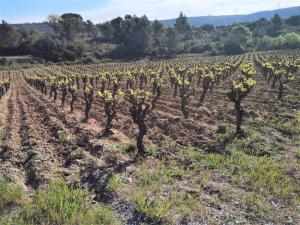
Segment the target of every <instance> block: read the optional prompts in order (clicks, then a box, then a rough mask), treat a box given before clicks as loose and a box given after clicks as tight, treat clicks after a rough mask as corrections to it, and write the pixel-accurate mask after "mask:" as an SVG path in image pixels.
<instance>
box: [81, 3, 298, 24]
mask: <svg viewBox="0 0 300 225" xmlns="http://www.w3.org/2000/svg"><path fill="white" fill-rule="evenodd" d="M297 5H299V0H297V1H293V0H291V1H284V2H281V4H280V5H279V2H276V1H274V0H251V1H250V0H249V1H248V0H244V1H237V0H138V1H137V0H107V1H106V2H105V3H101V4H100V5H98V6H95V8H94V9H91V10H88V11H83V12H81V14H82V15H83V17H84V18H85V19H90V20H92V21H94V22H103V21H107V20H110V19H112V18H115V17H117V16H121V17H123V16H125V15H126V14H131V15H132V14H135V15H137V16H141V15H144V14H145V15H147V16H148V17H149V19H152V20H153V19H169V18H174V17H177V16H178V14H179V12H180V11H183V12H184V13H185V14H186V15H187V16H204V15H226V14H227V15H229V14H236V13H238V14H247V13H251V12H256V11H262V10H271V9H276V8H279V7H290V6H297Z"/></svg>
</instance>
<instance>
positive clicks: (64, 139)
mask: <svg viewBox="0 0 300 225" xmlns="http://www.w3.org/2000/svg"><path fill="white" fill-rule="evenodd" d="M57 137H58V140H59V141H60V143H61V144H66V145H68V144H71V142H72V141H71V138H70V137H69V135H68V134H67V133H66V132H64V131H58V132H57Z"/></svg>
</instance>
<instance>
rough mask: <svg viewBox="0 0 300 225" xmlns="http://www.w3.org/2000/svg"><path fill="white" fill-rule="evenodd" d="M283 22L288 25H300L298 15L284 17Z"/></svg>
mask: <svg viewBox="0 0 300 225" xmlns="http://www.w3.org/2000/svg"><path fill="white" fill-rule="evenodd" d="M285 22H286V23H287V24H288V25H290V26H300V15H299V16H291V17H289V18H288V19H286V20H285Z"/></svg>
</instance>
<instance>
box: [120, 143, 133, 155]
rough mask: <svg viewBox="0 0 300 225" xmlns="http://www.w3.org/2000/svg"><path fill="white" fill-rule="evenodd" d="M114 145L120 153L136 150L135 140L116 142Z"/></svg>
mask: <svg viewBox="0 0 300 225" xmlns="http://www.w3.org/2000/svg"><path fill="white" fill-rule="evenodd" d="M116 147H117V148H118V149H119V150H120V151H121V152H122V153H135V152H136V150H137V147H136V143H135V142H129V143H126V144H117V145H116Z"/></svg>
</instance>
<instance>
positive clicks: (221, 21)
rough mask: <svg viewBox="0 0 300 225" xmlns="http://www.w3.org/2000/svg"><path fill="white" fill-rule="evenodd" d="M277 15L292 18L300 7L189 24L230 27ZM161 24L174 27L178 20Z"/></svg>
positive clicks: (196, 19)
mask: <svg viewBox="0 0 300 225" xmlns="http://www.w3.org/2000/svg"><path fill="white" fill-rule="evenodd" d="M275 14H278V15H280V16H281V17H282V18H283V19H287V18H288V17H290V16H295V15H300V6H297V7H291V8H284V9H277V10H271V11H261V12H256V13H251V14H248V15H228V16H197V17H188V22H189V24H190V25H191V26H195V27H200V26H202V25H204V24H213V25H214V26H228V25H231V24H233V23H246V22H253V21H256V20H259V19H261V18H265V19H271V18H272V17H273V16H274V15H275ZM161 22H162V23H163V24H165V25H167V26H173V25H174V24H175V23H176V19H168V20H161Z"/></svg>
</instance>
